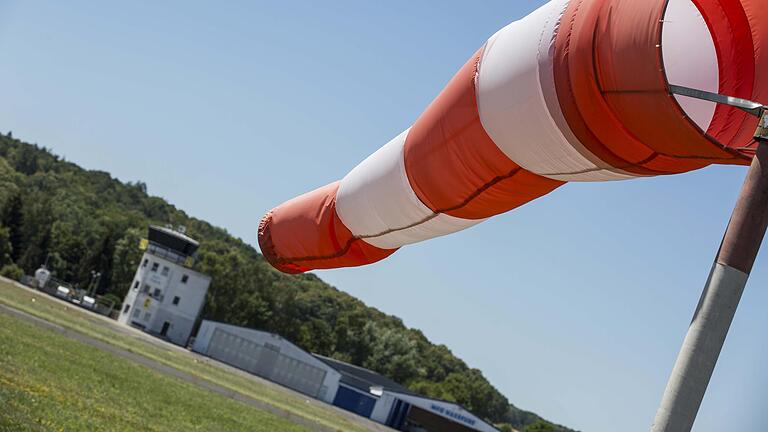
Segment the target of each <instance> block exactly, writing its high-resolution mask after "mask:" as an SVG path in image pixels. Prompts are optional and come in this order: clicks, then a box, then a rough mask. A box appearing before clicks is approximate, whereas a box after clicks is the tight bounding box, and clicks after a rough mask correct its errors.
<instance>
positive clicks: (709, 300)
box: [651, 108, 768, 432]
mask: <svg viewBox="0 0 768 432" xmlns="http://www.w3.org/2000/svg"><path fill="white" fill-rule="evenodd" d="M755 139H756V140H757V141H758V148H757V154H756V155H755V158H754V159H753V160H752V166H751V167H750V169H749V172H748V174H747V178H746V180H745V182H744V185H743V187H742V189H741V193H740V195H739V198H738V201H737V202H736V207H735V208H734V210H733V214H732V215H731V221H730V222H729V223H728V228H727V229H726V231H725V236H724V237H723V243H722V245H721V246H720V250H719V251H718V253H717V258H716V259H715V263H714V265H713V267H712V270H711V272H710V275H709V279H708V280H707V283H706V286H705V287H704V292H703V294H702V296H701V299H700V300H699V304H698V307H697V308H696V312H695V313H694V315H693V320H692V321H691V325H690V327H689V328H688V334H687V335H686V337H685V341H684V342H683V346H682V348H681V350H680V353H679V354H678V357H677V361H676V362H675V367H674V369H673V370H672V375H671V377H670V378H669V382H668V383H667V388H666V390H665V391H664V396H663V398H662V400H661V405H660V407H659V410H658V412H657V413H656V419H655V420H654V423H653V427H652V428H651V431H652V432H689V431H690V430H691V429H692V428H693V423H694V421H695V420H696V415H697V413H698V411H699V407H700V406H701V401H702V399H703V398H704V393H705V392H706V390H707V385H708V384H709V380H710V378H711V377H712V372H713V371H714V369H715V364H716V363H717V358H718V356H719V355H720V351H721V349H722V347H723V343H724V342H725V338H726V335H727V334H728V329H729V328H730V326H731V322H732V321H733V317H734V315H735V313H736V308H737V307H738V305H739V301H740V300H741V295H742V293H743V292H744V287H745V285H746V283H747V279H748V278H749V273H750V271H751V270H752V266H753V264H754V263H755V258H756V257H757V253H758V251H759V249H760V245H761V243H762V241H763V237H764V236H765V232H766V227H768V111H766V110H765V108H763V109H762V110H761V120H760V126H759V128H758V130H757V133H756V134H755Z"/></svg>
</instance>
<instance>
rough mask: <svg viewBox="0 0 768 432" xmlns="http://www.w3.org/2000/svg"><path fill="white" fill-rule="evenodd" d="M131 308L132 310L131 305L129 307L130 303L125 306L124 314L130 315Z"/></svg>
mask: <svg viewBox="0 0 768 432" xmlns="http://www.w3.org/2000/svg"><path fill="white" fill-rule="evenodd" d="M130 308H131V305H129V304H128V303H126V304H125V308H123V313H128V309H130Z"/></svg>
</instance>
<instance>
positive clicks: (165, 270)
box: [161, 266, 171, 276]
mask: <svg viewBox="0 0 768 432" xmlns="http://www.w3.org/2000/svg"><path fill="white" fill-rule="evenodd" d="M170 270H171V269H169V268H168V266H163V272H162V273H161V274H162V275H163V276H168V272H169V271H170Z"/></svg>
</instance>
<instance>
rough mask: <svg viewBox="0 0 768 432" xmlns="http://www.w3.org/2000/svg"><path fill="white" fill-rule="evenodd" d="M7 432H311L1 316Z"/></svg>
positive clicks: (0, 391)
mask: <svg viewBox="0 0 768 432" xmlns="http://www.w3.org/2000/svg"><path fill="white" fill-rule="evenodd" d="M0 430H2V431H36V430H40V431H193V430H194V431H264V432H274V431H287V432H290V431H306V430H307V429H304V428H303V427H300V426H297V425H294V424H291V423H290V422H289V421H288V420H285V419H282V418H279V417H277V416H275V415H274V414H270V413H266V412H263V411H258V410H255V409H252V408H250V407H248V406H247V405H244V404H241V403H238V402H236V401H234V400H231V399H227V398H225V397H223V396H219V395H217V394H213V393H211V392H208V391H206V390H203V389H201V388H199V387H197V386H194V385H192V384H188V383H185V382H183V381H181V380H178V379H173V378H169V377H166V376H164V375H162V374H160V373H158V372H154V371H152V370H149V369H147V368H144V367H141V366H138V365H136V364H134V363H131V362H129V361H128V360H124V359H122V358H119V357H117V356H115V355H113V354H109V353H105V352H102V351H99V350H97V349H94V348H93V347H91V346H88V345H85V344H83V343H80V342H77V341H73V340H70V339H67V338H64V337H61V336H60V335H58V334H56V333H53V332H51V331H48V330H45V329H41V328H39V327H36V326H35V325H33V324H29V323H26V322H22V321H19V320H17V319H15V318H12V317H9V316H5V315H2V314H0Z"/></svg>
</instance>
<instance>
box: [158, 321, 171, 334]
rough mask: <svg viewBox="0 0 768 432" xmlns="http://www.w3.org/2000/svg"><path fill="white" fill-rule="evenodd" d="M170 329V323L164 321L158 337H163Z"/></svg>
mask: <svg viewBox="0 0 768 432" xmlns="http://www.w3.org/2000/svg"><path fill="white" fill-rule="evenodd" d="M170 327H171V323H170V321H166V322H164V323H163V328H162V329H160V336H163V337H165V335H167V334H168V329H169V328H170Z"/></svg>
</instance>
